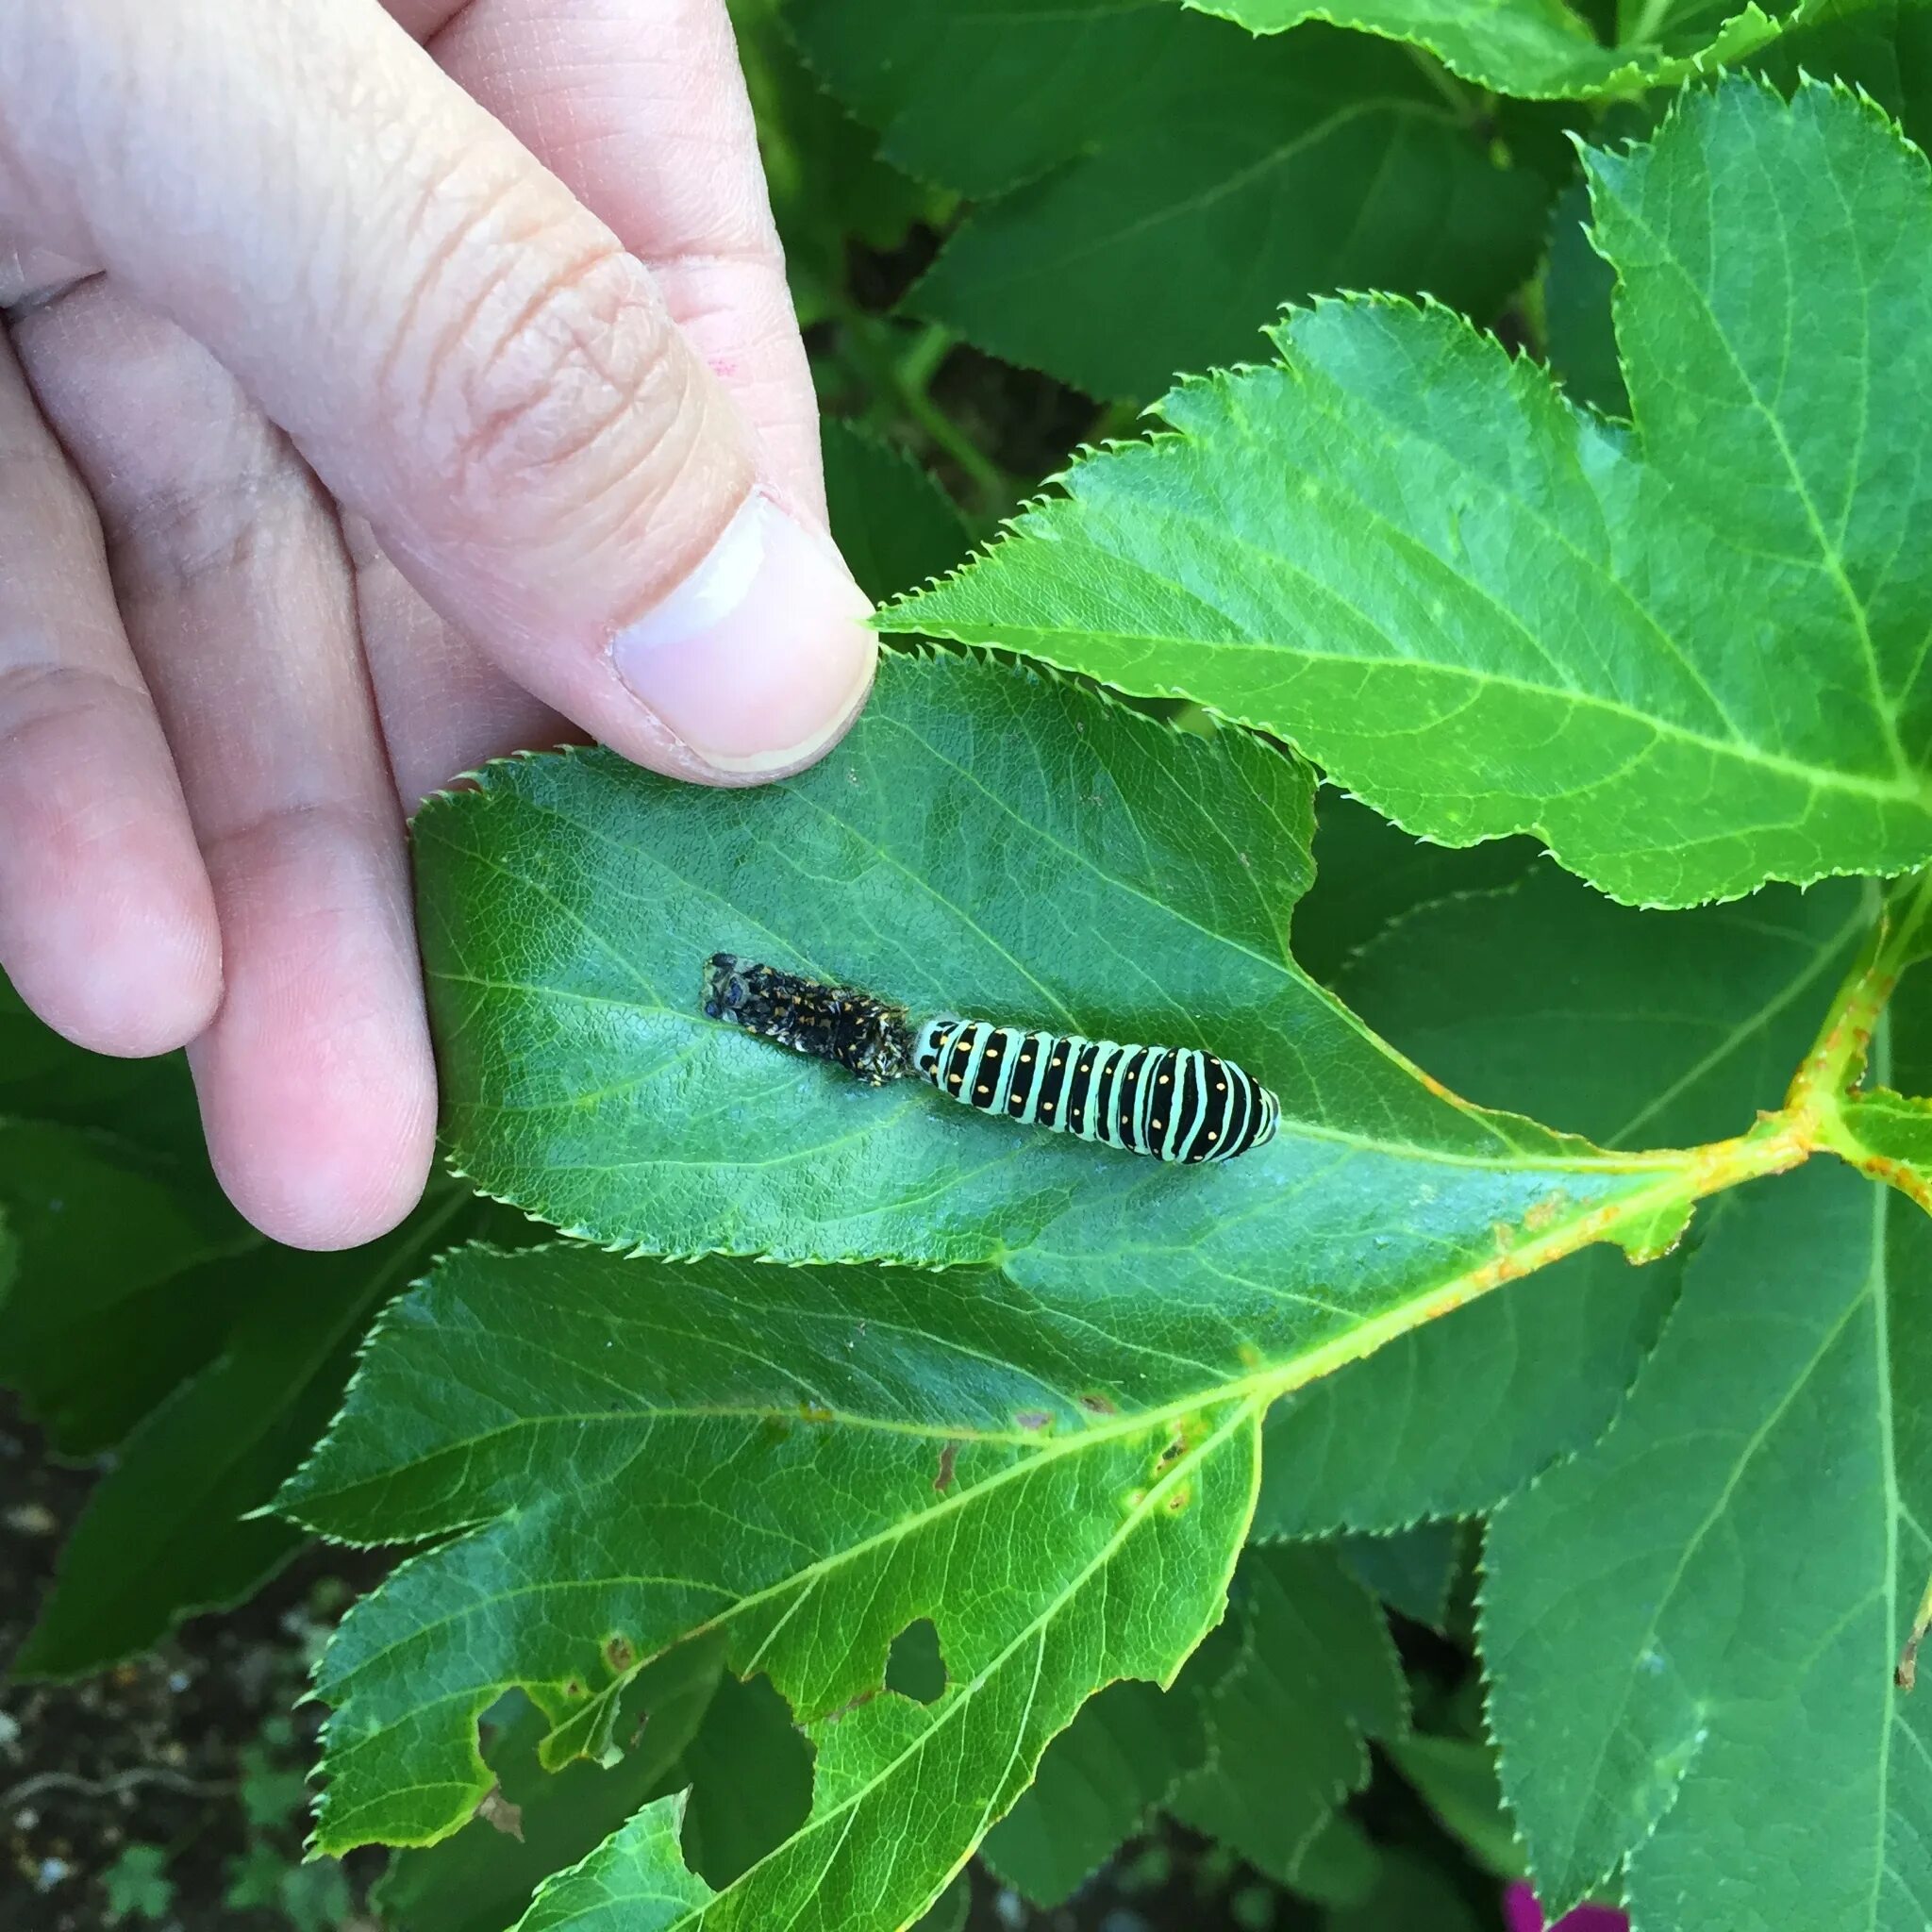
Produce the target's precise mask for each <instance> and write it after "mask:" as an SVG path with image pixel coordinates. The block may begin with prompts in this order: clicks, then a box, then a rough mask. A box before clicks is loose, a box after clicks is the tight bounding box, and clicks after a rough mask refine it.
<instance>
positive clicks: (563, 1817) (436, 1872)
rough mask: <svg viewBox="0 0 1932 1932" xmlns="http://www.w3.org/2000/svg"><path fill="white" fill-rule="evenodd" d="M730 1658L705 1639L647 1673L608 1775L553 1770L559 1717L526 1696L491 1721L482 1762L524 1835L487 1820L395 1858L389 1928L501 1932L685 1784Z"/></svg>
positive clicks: (377, 1895)
mask: <svg viewBox="0 0 1932 1932" xmlns="http://www.w3.org/2000/svg"><path fill="white" fill-rule="evenodd" d="M723 1664H724V1645H723V1644H722V1643H720V1642H717V1641H698V1642H695V1643H685V1644H680V1645H679V1646H678V1647H677V1648H676V1649H675V1650H674V1651H672V1652H670V1653H669V1654H668V1655H667V1656H665V1657H660V1658H659V1659H658V1661H657V1662H656V1663H654V1664H651V1665H650V1666H648V1667H647V1668H645V1669H643V1670H641V1671H640V1672H639V1673H638V1674H637V1675H636V1676H634V1677H633V1678H632V1679H631V1680H630V1682H629V1684H628V1685H627V1686H626V1687H625V1691H624V1695H623V1699H622V1712H621V1715H620V1717H619V1719H618V1723H617V1725H616V1738H617V1741H618V1743H619V1744H620V1746H622V1747H623V1754H622V1756H621V1757H620V1758H619V1760H618V1762H617V1763H616V1764H615V1765H613V1766H611V1767H610V1768H609V1769H608V1770H605V1769H603V1768H602V1767H601V1766H598V1765H594V1764H589V1763H585V1762H581V1761H579V1762H576V1763H573V1764H567V1765H565V1766H564V1767H563V1768H562V1769H561V1770H558V1771H546V1770H544V1769H543V1768H542V1766H541V1763H540V1762H539V1761H538V1755H537V1747H538V1745H539V1743H540V1741H541V1739H542V1738H543V1736H544V1734H545V1733H546V1732H547V1731H548V1730H549V1729H550V1724H549V1721H548V1720H547V1719H546V1718H545V1717H544V1715H543V1713H542V1712H541V1710H540V1709H539V1708H538V1707H536V1706H535V1705H534V1704H531V1703H530V1702H529V1701H528V1700H527V1699H525V1698H521V1697H520V1698H517V1699H516V1700H515V1709H514V1711H513V1713H512V1714H511V1715H510V1716H509V1718H508V1722H506V1723H501V1724H491V1726H490V1727H489V1728H490V1732H491V1735H490V1738H489V1741H488V1742H487V1744H486V1745H485V1746H484V1751H483V1757H484V1762H485V1763H486V1764H487V1765H488V1766H489V1768H490V1771H491V1774H492V1775H493V1777H494V1779H495V1788H496V1790H497V1792H498V1794H499V1795H500V1797H501V1799H502V1800H503V1802H504V1803H505V1804H506V1805H508V1806H513V1807H515V1811H516V1816H517V1823H518V1831H519V1832H520V1834H521V1836H517V1835H513V1834H511V1833H509V1832H508V1831H500V1830H496V1829H494V1828H493V1827H492V1826H491V1824H489V1823H488V1822H487V1821H486V1820H483V1819H480V1818H479V1819H477V1820H475V1822H473V1823H472V1824H467V1825H465V1826H464V1827H463V1829H462V1830H460V1831H458V1833H457V1834H456V1835H455V1837H453V1838H448V1839H445V1840H443V1841H442V1842H441V1844H435V1845H430V1846H428V1847H426V1848H425V1849H422V1850H419V1851H408V1852H399V1853H397V1854H396V1855H395V1856H394V1857H392V1858H391V1860H390V1864H389V1869H388V1870H387V1871H386V1872H385V1873H384V1874H383V1875H382V1877H381V1879H380V1880H379V1881H378V1882H377V1884H376V1887H375V1891H374V1892H373V1894H372V1896H371V1903H372V1905H374V1906H375V1907H376V1908H377V1909H378V1910H379V1911H380V1913H381V1916H382V1923H383V1924H384V1925H385V1926H386V1927H388V1928H389V1932H503V1928H504V1927H505V1926H506V1925H508V1924H512V1923H513V1922H514V1921H515V1919H516V1918H517V1916H518V1915H519V1914H520V1913H521V1912H522V1911H523V1910H524V1909H525V1907H526V1906H528V1905H529V1903H530V1900H531V1897H532V1895H533V1894H534V1893H535V1891H536V1890H537V1888H538V1886H539V1885H541V1883H542V1881H543V1880H544V1879H545V1878H547V1877H548V1876H549V1875H550V1874H552V1873H553V1872H558V1871H561V1870H562V1869H563V1868H564V1867H565V1866H568V1865H574V1864H575V1863H576V1862H577V1861H578V1860H579V1859H581V1858H583V1857H587V1856H588V1855H589V1854H590V1853H591V1852H592V1851H594V1850H595V1849H596V1848H597V1846H598V1845H599V1843H601V1842H602V1840H604V1839H605V1838H606V1837H607V1836H608V1834H609V1833H610V1832H612V1831H614V1830H616V1829H617V1828H618V1827H619V1826H620V1825H621V1824H623V1823H624V1822H625V1819H627V1818H628V1817H629V1816H630V1815H631V1813H632V1812H633V1811H635V1810H636V1809H637V1808H638V1807H639V1806H640V1805H641V1804H643V1803H644V1802H646V1801H647V1800H649V1799H652V1798H656V1797H659V1796H662V1795H663V1794H664V1793H665V1792H666V1791H667V1790H668V1789H669V1788H670V1787H671V1786H672V1784H673V1782H674V1781H675V1782H679V1783H682V1782H685V1781H686V1775H687V1774H686V1772H685V1767H684V1765H683V1761H682V1754H683V1752H684V1750H685V1748H686V1746H687V1745H688V1744H689V1743H690V1742H691V1736H692V1733H693V1732H694V1731H695V1730H696V1729H697V1727H698V1724H699V1722H700V1720H701V1719H702V1718H703V1717H704V1715H705V1713H706V1710H707V1707H708V1705H709V1703H710V1701H711V1696H712V1692H713V1691H715V1690H716V1689H717V1685H718V1674H719V1671H720V1670H721V1668H722V1667H723ZM633 1740H634V1741H633ZM756 1769H757V1767H755V1766H737V1767H734V1772H735V1774H737V1775H739V1776H744V1775H746V1774H752V1773H755V1771H756Z"/></svg>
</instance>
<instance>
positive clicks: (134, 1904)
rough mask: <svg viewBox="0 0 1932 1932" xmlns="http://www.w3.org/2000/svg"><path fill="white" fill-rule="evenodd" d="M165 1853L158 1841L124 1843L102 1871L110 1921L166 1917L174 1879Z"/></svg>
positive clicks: (172, 1906) (173, 1899) (173, 1897)
mask: <svg viewBox="0 0 1932 1932" xmlns="http://www.w3.org/2000/svg"><path fill="white" fill-rule="evenodd" d="M167 1871H168V1854H167V1852H166V1850H165V1849H163V1847H161V1846H160V1845H141V1844H134V1845H128V1846H125V1848H124V1849H123V1851H122V1853H121V1856H120V1857H118V1858H116V1859H115V1860H114V1862H113V1863H112V1864H111V1865H109V1866H108V1869H107V1870H106V1871H105V1872H103V1873H102V1874H101V1883H102V1885H103V1886H104V1887H106V1889H107V1893H108V1921H109V1923H110V1924H114V1923H118V1922H119V1921H121V1920H123V1919H165V1918H166V1917H167V1916H168V1913H169V1912H170V1911H171V1910H172V1909H173V1908H174V1904H175V1886H174V1881H173V1880H172V1879H170V1878H169V1877H168V1876H167Z"/></svg>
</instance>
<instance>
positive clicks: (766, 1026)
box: [704, 953, 1281, 1164]
mask: <svg viewBox="0 0 1932 1932" xmlns="http://www.w3.org/2000/svg"><path fill="white" fill-rule="evenodd" d="M704 1011H705V1013H706V1015H707V1016H708V1018H710V1019H713V1020H723V1021H724V1022H725V1023H726V1024H730V1025H734V1026H741V1027H743V1028H744V1029H745V1030H746V1031H747V1032H751V1033H756V1034H758V1035H760V1036H762V1037H763V1038H765V1039H767V1040H775V1041H778V1042H779V1044H781V1045H783V1046H789V1047H790V1048H791V1050H792V1051H793V1052H794V1053H802V1054H808V1055H810V1056H811V1057H812V1058H815V1059H825V1060H831V1061H833V1062H834V1063H835V1064H837V1065H839V1066H842V1067H843V1068H845V1069H846V1071H847V1072H848V1073H851V1074H856V1075H857V1076H858V1078H859V1079H861V1080H863V1081H865V1082H866V1084H867V1085H868V1086H873V1087H883V1086H884V1085H886V1083H887V1082H888V1081H891V1080H901V1079H906V1078H908V1077H916V1078H921V1079H924V1080H927V1081H929V1082H930V1083H931V1084H932V1085H933V1086H935V1087H937V1088H938V1089H939V1091H941V1093H944V1094H946V1095H947V1096H948V1097H950V1098H951V1099H954V1100H958V1101H959V1102H961V1103H962V1104H964V1105H965V1106H967V1107H975V1108H979V1109H980V1110H981V1111H982V1112H985V1113H997V1114H1003V1115H1005V1116H1006V1117H1007V1118H1008V1120H1014V1121H1020V1122H1022V1123H1024V1124H1027V1125H1030V1126H1041V1127H1050V1128H1052V1129H1053V1130H1054V1131H1055V1132H1057V1133H1062V1134H1074V1135H1077V1136H1078V1137H1079V1138H1080V1139H1081V1140H1083V1141H1097V1142H1098V1143H1099V1144H1101V1145H1102V1146H1106V1147H1119V1148H1122V1149H1124V1151H1126V1152H1128V1153H1131V1154H1146V1155H1151V1156H1152V1157H1153V1158H1155V1159H1157V1160H1170V1161H1180V1162H1186V1163H1189V1164H1193V1163H1196V1162H1200V1161H1205V1160H1232V1159H1233V1158H1234V1157H1235V1156H1236V1155H1237V1154H1245V1153H1246V1152H1247V1151H1248V1150H1249V1149H1250V1148H1251V1147H1258V1146H1260V1145H1261V1144H1262V1143H1263V1142H1264V1141H1269V1140H1272V1139H1273V1138H1274V1129H1275V1125H1276V1124H1277V1122H1278V1121H1279V1120H1280V1118H1281V1104H1280V1102H1279V1101H1277V1100H1276V1099H1275V1097H1274V1094H1272V1093H1271V1092H1270V1091H1268V1090H1267V1088H1265V1087H1263V1086H1262V1085H1261V1084H1260V1082H1259V1081H1258V1080H1257V1079H1255V1078H1254V1076H1253V1075H1252V1074H1247V1073H1245V1072H1243V1071H1242V1070H1241V1068H1240V1067H1238V1066H1236V1065H1235V1063H1234V1062H1233V1061H1232V1060H1224V1059H1222V1058H1219V1057H1218V1056H1217V1055H1214V1054H1211V1053H1203V1052H1201V1051H1200V1050H1199V1049H1197V1048H1194V1047H1187V1046H1124V1045H1122V1044H1121V1043H1120V1042H1119V1041H1112V1040H1087V1039H1083V1038H1082V1037H1081V1036H1079V1035H1078V1034H1072V1033H1041V1032H1026V1031H1023V1030H1022V1029H1020V1028H1018V1027H1012V1026H1000V1025H995V1024H992V1023H991V1022H990V1021H985V1020H966V1019H961V1018H959V1017H958V1015H956V1014H952V1013H941V1014H937V1015H935V1016H934V1017H933V1018H931V1019H929V1020H924V1021H922V1022H920V1023H919V1024H917V1025H915V1024H913V1022H912V1020H911V1018H910V1016H909V1015H908V1012H907V1010H906V1008H904V1007H896V1006H893V1005H891V1003H890V1002H888V1001H885V1000H881V999H878V998H875V997H874V995H873V994H871V993H869V992H865V991H860V990H859V989H858V988H857V987H849V986H828V985H826V984H824V982H823V981H820V980H816V979H808V978H806V977H805V976H804V975H803V974H796V973H785V972H782V971H780V970H779V969H778V968H776V967H774V966H766V965H761V964H759V963H758V962H757V961H755V960H750V959H744V958H740V957H739V956H738V955H737V954H735V953H714V954H713V955H712V956H711V958H710V959H709V960H708V962H707V964H706V967H705V975H704Z"/></svg>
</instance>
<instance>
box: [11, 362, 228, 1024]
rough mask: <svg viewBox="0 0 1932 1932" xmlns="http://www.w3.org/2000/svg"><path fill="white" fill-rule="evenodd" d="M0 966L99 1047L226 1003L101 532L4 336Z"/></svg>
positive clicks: (175, 791) (196, 873)
mask: <svg viewBox="0 0 1932 1932" xmlns="http://www.w3.org/2000/svg"><path fill="white" fill-rule="evenodd" d="M0 965H4V967H5V968H6V972H7V976H8V978H9V979H10V980H11V981H12V982H13V985H14V988H15V991H18V992H19V994H20V996H21V998H22V999H24V1000H25V1002H26V1003H27V1005H28V1006H30V1007H31V1008H33V1009H34V1011H35V1012H37V1013H38V1014H39V1015H40V1016H41V1018H42V1019H43V1020H44V1021H46V1023H47V1024H48V1025H50V1026H52V1027H54V1028H56V1029H57V1030H58V1032H61V1033H64V1034H66V1035H67V1037H68V1038H69V1039H70V1040H75V1041H79V1042H80V1043H81V1045H83V1046H91V1047H92V1048H94V1049H95V1050H96V1051H97V1052H101V1053H114V1054H151V1053H165V1052H167V1051H168V1050H169V1049H170V1048H172V1047H177V1046H181V1045H184V1044H185V1043H186V1042H187V1041H190V1040H192V1039H193V1038H194V1036H195V1035H196V1034H197V1033H199V1032H200V1031H201V1030H202V1028H203V1027H204V1026H206V1025H207V1024H208V1021H209V1019H210V1018H211V1017H212V1015H213V1013H214V1010H215V1006H216V1003H217V1001H218V1000H219V999H220V997H221V976H222V965H221V942H220V941H219V939H218V937H217V933H216V926H215V910H214V900H213V898H212V896H211V894H210V892H209V891H208V874H207V873H206V872H205V871H204V870H203V867H202V862H201V854H200V853H199V852H198V851H196V849H195V844H194V835H193V833H192V830H191V829H190V826H189V823H188V810H187V807H186V806H185V805H184V804H183V802H182V798H181V788H180V785H179V784H178V782H177V781H176V779H175V767H174V763H173V760H172V759H171V758H169V755H168V746H167V742H166V741H165V740H164V739H163V738H162V736H161V728H160V724H159V722H158V720H157V718H156V717H155V710H154V706H153V704H152V702H151V701H150V700H149V697H148V693H147V688H146V686H145V685H144V684H143V683H142V676H141V673H140V671H139V670H138V669H137V668H136V666H135V662H134V658H133V656H132V654H131V653H130V652H129V650H128V648H127V640H126V638H125V635H124V634H123V632H122V629H121V620H120V617H119V615H118V614H117V612H116V611H115V608H114V598H113V592H112V591H111V589H110V587H109V585H108V571H107V565H106V561H105V559H104V558H103V556H102V553H101V533H100V528H99V525H97V524H96V523H95V521H94V514H93V511H92V508H91V507H90V506H89V504H88V502H87V499H86V496H85V494H84V493H83V491H82V490H81V488H80V485H79V483H78V482H77V480H76V479H75V475H74V472H73V470H72V468H71V467H70V466H69V464H68V461H67V458H65V457H64V456H63V455H62V454H61V451H60V448H59V445H58V443H57V442H56V441H55V440H54V438H53V436H52V435H51V434H50V433H49V432H48V429H47V426H46V425H45V424H44V423H43V422H42V420H41V415H40V412H39V410H38V409H37V408H35V407H34V402H33V398H32V396H31V395H30V394H29V393H28V391H27V388H26V384H25V382H24V381H23V379H22V377H21V373H20V368H19V365H18V364H17V363H16V362H15V360H14V358H13V355H12V352H11V350H10V349H9V348H8V346H7V344H6V341H5V339H4V338H0Z"/></svg>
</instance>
